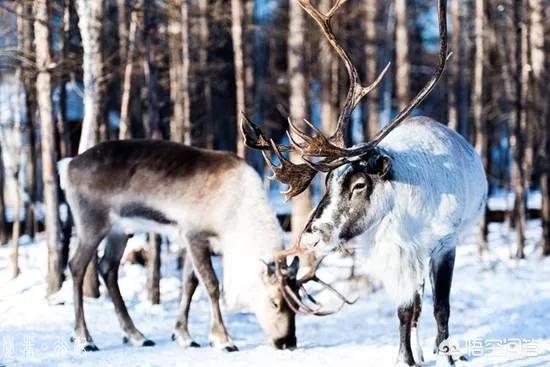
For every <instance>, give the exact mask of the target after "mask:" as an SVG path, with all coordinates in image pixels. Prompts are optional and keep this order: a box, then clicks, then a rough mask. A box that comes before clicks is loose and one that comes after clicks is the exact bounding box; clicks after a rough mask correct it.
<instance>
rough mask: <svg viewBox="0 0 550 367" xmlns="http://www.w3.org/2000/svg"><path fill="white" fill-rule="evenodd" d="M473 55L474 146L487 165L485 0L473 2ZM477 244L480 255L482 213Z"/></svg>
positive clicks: (483, 234)
mask: <svg viewBox="0 0 550 367" xmlns="http://www.w3.org/2000/svg"><path fill="white" fill-rule="evenodd" d="M474 26H475V48H476V50H475V56H474V78H473V87H472V109H473V112H472V114H473V120H474V125H475V148H476V151H477V154H479V156H480V157H481V160H482V161H483V164H484V166H485V167H487V138H488V136H487V133H488V132H487V128H486V126H487V122H486V121H485V116H484V113H483V108H484V93H486V91H485V90H484V83H485V80H484V61H485V56H486V53H485V42H484V40H485V37H486V34H485V0H478V1H476V2H475V20H474ZM479 232H480V237H479V246H478V253H479V256H482V254H483V252H485V251H486V248H487V222H486V216H485V215H484V216H483V218H482V220H481V222H480V224H479Z"/></svg>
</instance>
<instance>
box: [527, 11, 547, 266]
mask: <svg viewBox="0 0 550 367" xmlns="http://www.w3.org/2000/svg"><path fill="white" fill-rule="evenodd" d="M529 8H530V9H529V10H530V14H529V25H530V26H529V44H530V47H529V51H530V60H529V61H530V62H529V64H530V65H531V73H530V80H529V81H530V83H529V90H530V95H531V99H532V101H531V106H532V108H531V109H530V111H531V115H530V118H529V125H531V126H533V139H534V130H535V126H538V127H540V128H539V130H540V132H541V134H540V135H541V136H540V147H541V154H540V159H539V161H540V162H541V164H540V166H541V168H542V170H541V176H540V189H541V194H542V208H541V217H542V231H543V236H542V254H543V255H545V256H548V255H550V191H549V190H550V187H549V186H550V181H549V180H550V174H549V171H550V164H549V163H548V160H549V157H548V154H550V144H549V136H548V134H549V132H550V126H549V122H550V121H549V116H548V110H549V107H548V103H547V102H545V98H547V97H548V96H547V93H546V90H547V88H548V84H547V83H548V76H547V74H548V72H549V71H548V68H547V67H548V65H545V62H548V61H547V60H545V59H546V58H547V57H546V58H545V51H546V50H545V39H544V35H545V21H546V22H547V21H548V18H547V17H548V15H550V13H548V9H547V8H548V6H545V1H544V0H529ZM547 28H548V29H546V31H548V30H550V27H548V26H547ZM545 68H546V69H545Z"/></svg>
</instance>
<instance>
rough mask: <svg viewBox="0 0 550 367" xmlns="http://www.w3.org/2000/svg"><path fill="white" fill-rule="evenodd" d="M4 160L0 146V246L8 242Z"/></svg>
mask: <svg viewBox="0 0 550 367" xmlns="http://www.w3.org/2000/svg"><path fill="white" fill-rule="evenodd" d="M5 182H6V180H5V179H4V158H3V156H2V147H1V146H0V245H2V244H4V243H5V242H7V240H8V227H7V221H6V201H5V198H4V184H5Z"/></svg>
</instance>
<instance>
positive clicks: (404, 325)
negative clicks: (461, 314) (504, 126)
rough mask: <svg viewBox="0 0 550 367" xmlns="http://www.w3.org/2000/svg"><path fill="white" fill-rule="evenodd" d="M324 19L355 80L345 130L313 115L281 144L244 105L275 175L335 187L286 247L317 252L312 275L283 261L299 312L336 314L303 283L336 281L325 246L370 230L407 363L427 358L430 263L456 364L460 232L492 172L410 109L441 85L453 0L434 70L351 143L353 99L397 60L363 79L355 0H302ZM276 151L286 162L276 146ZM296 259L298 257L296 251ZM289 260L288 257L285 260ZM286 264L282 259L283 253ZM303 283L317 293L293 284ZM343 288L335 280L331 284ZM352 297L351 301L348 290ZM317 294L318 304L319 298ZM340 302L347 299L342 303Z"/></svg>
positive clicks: (439, 318)
mask: <svg viewBox="0 0 550 367" xmlns="http://www.w3.org/2000/svg"><path fill="white" fill-rule="evenodd" d="M297 1H298V2H299V4H300V6H301V7H302V8H303V10H304V11H305V12H306V13H307V14H309V16H311V18H313V19H314V20H315V22H316V23H317V25H318V26H319V28H320V30H321V32H322V33H323V35H324V36H325V37H326V39H327V40H328V42H329V43H330V45H331V46H332V48H333V49H334V50H335V51H336V53H337V54H338V56H339V58H340V59H341V60H342V61H343V63H344V65H345V67H346V70H347V74H348V77H349V80H350V85H349V90H348V93H347V97H346V99H345V101H344V104H343V108H342V111H341V113H340V115H339V117H338V121H337V125H336V131H335V132H334V133H333V134H332V135H331V136H330V137H328V138H327V137H325V136H324V135H323V134H322V133H321V132H320V131H319V130H318V129H317V128H316V127H315V126H313V125H312V124H310V123H308V122H307V121H306V124H307V125H309V128H310V129H311V130H313V132H314V135H308V134H307V133H306V132H305V131H303V130H300V129H299V128H298V127H297V126H296V125H294V124H293V122H292V121H289V124H290V133H289V134H288V135H289V138H290V146H285V145H278V144H275V142H274V141H273V140H268V139H267V138H266V136H265V135H264V134H263V133H262V131H261V130H260V129H259V128H258V127H257V126H256V125H254V124H253V123H252V122H251V121H250V119H248V117H247V116H246V115H245V114H244V113H243V119H242V123H241V130H242V133H243V135H244V138H245V142H246V144H247V146H249V147H250V148H253V149H259V150H261V151H262V153H263V154H264V158H265V160H266V162H267V164H268V165H269V166H270V167H271V168H272V170H273V172H274V177H273V178H275V179H277V180H279V181H281V182H282V183H285V184H287V185H288V190H287V191H286V192H284V194H286V198H287V199H289V198H291V197H294V196H296V195H298V194H300V193H301V192H303V191H304V190H305V189H306V188H307V187H308V185H309V184H310V183H311V180H312V179H313V177H314V176H315V175H316V174H317V173H318V172H325V173H328V176H327V178H326V193H325V194H324V196H323V197H322V199H321V201H320V203H319V204H318V205H317V207H316V208H315V210H314V211H313V213H312V214H311V216H310V218H309V221H308V222H307V225H306V226H305V228H304V229H303V232H302V236H301V240H300V241H298V243H297V244H295V246H294V247H293V248H291V249H289V250H286V251H283V252H281V253H280V254H279V259H281V260H283V259H285V258H286V257H287V256H296V255H302V256H303V255H304V254H309V255H311V254H315V255H316V258H317V261H316V262H315V263H314V264H313V266H312V267H310V270H309V271H308V272H307V273H306V275H304V276H303V277H302V278H300V279H298V280H295V279H290V277H291V276H292V275H293V274H294V272H289V271H287V270H285V269H283V268H282V267H281V265H277V266H278V268H277V269H276V274H277V276H278V279H279V282H280V285H281V289H283V291H284V292H285V293H284V295H285V299H286V301H287V303H288V304H289V307H291V308H292V309H293V310H294V311H295V312H297V313H303V314H314V315H326V314H329V313H331V312H328V311H324V310H322V307H321V306H320V304H319V303H318V302H317V301H316V300H315V299H314V298H313V297H311V296H310V295H309V294H308V293H307V291H306V290H305V288H304V287H303V286H304V284H305V283H307V282H308V281H315V282H318V283H321V284H322V285H325V286H327V285H326V283H324V282H322V281H321V280H320V279H319V278H318V277H317V276H316V275H315V272H316V270H317V268H318V266H319V264H320V263H321V261H322V259H323V257H324V256H326V255H327V254H328V253H330V252H332V251H334V250H335V249H338V248H342V247H344V248H345V243H346V242H348V241H349V240H350V239H352V238H355V237H358V236H360V235H361V236H362V238H363V241H364V242H365V243H369V244H371V246H372V248H373V251H372V252H373V254H372V256H374V257H375V260H376V261H373V263H377V264H378V269H374V270H377V273H378V275H379V277H380V279H381V280H382V281H383V284H384V285H385V288H386V289H387V291H388V292H389V294H390V295H391V296H392V297H393V298H394V299H395V301H396V303H397V305H398V310H397V315H398V318H399V323H400V326H399V331H400V346H399V352H398V357H397V363H398V364H400V365H407V366H412V365H420V364H421V363H422V362H423V355H422V349H421V347H420V343H419V340H418V334H417V331H418V319H419V317H420V312H421V309H422V294H423V289H424V279H425V277H426V275H427V273H428V272H429V275H430V280H431V284H432V289H433V298H434V316H435V319H436V322H437V337H436V340H435V352H436V353H438V362H439V361H441V362H442V363H443V364H448V365H453V364H454V362H455V360H456V359H457V358H458V357H459V356H458V355H456V354H455V353H449V347H450V346H449V341H448V338H449V328H448V321H449V314H450V306H449V295H450V290H451V282H452V275H453V267H454V261H455V248H456V245H457V243H458V241H459V238H460V236H461V235H462V234H464V232H465V231H468V229H470V228H471V226H472V225H473V224H475V223H476V221H477V219H478V217H479V216H480V214H481V213H482V211H483V210H484V207H485V204H486V200H487V180H486V177H485V172H484V169H483V165H482V163H481V160H480V158H479V156H478V155H477V154H476V153H475V151H474V149H473V148H472V146H471V145H470V144H468V142H467V141H466V140H465V139H464V138H463V137H461V136H460V135H459V134H457V133H456V132H454V131H452V130H451V129H449V128H447V127H446V126H444V125H442V124H440V123H438V122H436V121H434V120H432V119H430V118H428V117H414V118H408V116H409V115H410V113H411V111H412V110H413V109H414V108H415V107H416V106H418V105H419V104H420V102H421V101H422V100H423V99H424V98H425V97H426V96H427V95H428V94H429V93H430V92H431V91H432V90H433V88H434V86H435V85H436V83H437V82H438V80H439V78H440V76H441V74H442V72H443V70H444V68H445V63H446V60H447V58H448V56H450V55H447V26H446V19H445V18H446V1H444V0H439V1H438V16H439V35H440V52H439V62H438V66H437V68H436V71H435V73H434V75H433V77H432V78H431V79H430V80H429V82H428V83H427V84H426V85H425V86H424V88H423V89H422V90H421V91H420V92H419V94H418V95H417V96H416V97H415V98H414V99H413V100H412V101H411V102H410V103H409V104H408V105H407V106H406V107H405V108H404V109H403V110H402V111H401V112H400V113H399V114H398V115H397V116H396V117H395V118H394V119H393V120H392V121H391V122H390V123H389V124H387V125H386V126H385V127H384V128H383V129H382V130H381V131H379V132H378V133H377V134H376V136H374V137H373V138H372V140H370V141H369V142H366V143H363V144H359V145H356V146H353V147H349V148H348V147H346V146H345V144H344V136H346V133H345V132H346V126H347V125H348V124H349V121H350V116H351V113H352V111H353V109H354V108H355V107H356V106H357V104H358V103H359V102H360V101H361V99H362V98H363V97H364V96H365V95H366V94H368V93H369V92H370V91H371V90H372V89H373V88H375V87H376V86H377V85H378V84H379V83H380V80H381V79H382V77H383V76H384V74H385V73H386V71H387V70H388V66H389V65H388V66H386V68H385V69H384V70H383V71H382V72H381V73H380V75H379V77H378V78H376V80H374V82H373V83H372V84H371V85H369V86H366V87H365V86H363V85H362V84H361V81H360V79H359V75H358V72H357V70H356V68H355V67H354V65H353V63H352V61H351V59H350V57H349V56H348V54H347V52H346V51H345V50H344V49H343V48H342V47H341V46H340V44H339V43H338V41H337V39H336V36H335V35H334V33H333V31H332V28H331V20H332V18H333V16H334V15H335V14H336V13H337V11H338V10H339V9H340V8H341V6H342V5H343V4H344V3H345V0H337V1H336V3H335V4H334V5H333V6H332V8H331V9H330V10H329V11H328V12H327V13H322V12H321V11H320V10H318V9H317V8H316V7H315V6H313V5H312V3H311V0H297ZM289 151H294V152H296V153H298V154H299V155H300V156H301V157H302V158H303V160H304V163H301V164H296V163H292V162H290V161H289V160H287V159H286V158H285V157H284V156H283V153H284V152H289ZM266 152H273V153H275V155H276V156H277V157H278V160H279V162H280V163H279V165H276V164H275V163H273V162H272V161H271V159H270V157H269V156H268V154H266ZM295 260H296V257H295ZM285 262H286V261H285ZM277 264H282V262H277ZM292 284H294V285H295V287H297V288H298V289H302V292H301V294H303V295H305V296H306V297H307V298H305V299H307V300H309V301H310V302H305V301H302V297H301V296H300V294H297V293H296V292H295V291H293V289H292V288H290V285H292ZM331 290H332V291H333V292H336V291H335V290H334V289H331ZM336 294H337V295H338V296H339V297H340V298H341V299H342V301H343V302H342V306H343V305H344V303H352V302H349V301H348V300H347V299H346V298H345V297H343V296H342V295H340V294H338V293H337V292H336ZM311 302H313V304H311ZM342 306H340V308H341V307H342Z"/></svg>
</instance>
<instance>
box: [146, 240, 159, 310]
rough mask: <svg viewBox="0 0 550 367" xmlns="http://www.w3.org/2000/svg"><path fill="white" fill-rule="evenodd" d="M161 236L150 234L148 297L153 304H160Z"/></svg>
mask: <svg viewBox="0 0 550 367" xmlns="http://www.w3.org/2000/svg"><path fill="white" fill-rule="evenodd" d="M160 250H161V239H160V236H159V235H157V234H154V233H150V234H149V256H147V299H148V300H149V302H151V304H153V305H158V304H160Z"/></svg>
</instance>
